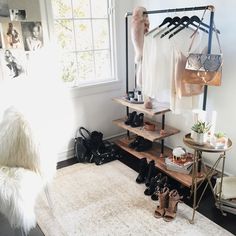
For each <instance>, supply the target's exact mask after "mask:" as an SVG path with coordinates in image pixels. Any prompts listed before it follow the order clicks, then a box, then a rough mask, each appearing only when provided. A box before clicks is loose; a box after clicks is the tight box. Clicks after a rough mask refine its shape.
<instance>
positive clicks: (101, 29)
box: [51, 0, 114, 86]
mask: <svg viewBox="0 0 236 236" xmlns="http://www.w3.org/2000/svg"><path fill="white" fill-rule="evenodd" d="M51 2H52V11H53V14H52V15H53V26H54V34H55V38H56V42H57V46H58V47H59V49H60V51H61V58H60V63H61V69H62V80H63V81H65V82H67V83H68V84H70V85H72V86H78V85H81V84H94V83H100V82H105V81H111V80H114V60H113V55H114V51H113V37H112V35H113V34H112V32H113V31H112V28H113V27H112V26H113V16H112V11H111V9H112V8H111V1H110V0H51Z"/></svg>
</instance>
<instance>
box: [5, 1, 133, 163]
mask: <svg viewBox="0 0 236 236" xmlns="http://www.w3.org/2000/svg"><path fill="white" fill-rule="evenodd" d="M114 2H115V4H116V9H115V15H116V43H117V79H118V82H116V83H113V84H111V85H98V86H93V87H90V88H89V87H87V88H81V89H79V90H77V91H75V89H73V90H70V89H64V92H62V90H60V93H61V94H57V91H56V87H55V86H53V85H52V86H51V85H50V86H51V87H49V85H48V84H47V81H52V80H54V79H55V80H57V79H58V80H59V78H58V76H57V73H55V71H56V69H55V66H56V65H55V64H54V65H51V63H47V59H48V58H47V56H45V57H42V58H40V60H39V61H38V62H37V63H35V65H33V66H32V65H31V66H30V67H31V68H30V70H31V72H32V74H33V73H34V75H35V76H32V77H34V78H30V80H31V79H35V78H36V77H37V78H38V80H43V81H44V82H43V85H44V86H45V87H44V86H43V85H42V86H41V87H40V88H41V89H42V91H41V93H40V94H41V96H44V95H45V91H44V90H45V89H46V88H47V89H46V90H47V93H48V90H51V96H52V97H55V96H58V97H59V96H60V102H59V101H58V103H60V106H61V108H62V109H61V110H63V109H64V114H63V116H64V118H72V117H73V119H68V120H70V122H67V123H65V122H64V124H63V127H61V128H60V131H61V132H60V142H59V137H57V135H56V134H55V138H54V140H52V142H57V143H58V144H59V143H60V148H59V160H64V159H67V158H70V157H72V154H73V137H74V135H75V132H76V130H77V128H78V127H80V126H84V127H86V128H87V129H89V130H90V131H93V130H99V131H101V132H103V133H104V137H105V138H107V137H111V136H113V135H116V134H119V133H121V132H124V130H121V129H119V128H117V127H116V126H115V125H113V124H112V120H114V119H117V118H119V117H121V116H124V115H125V111H126V110H125V109H124V107H122V106H120V105H118V104H116V103H114V102H112V100H111V99H112V98H113V97H118V96H121V95H124V93H125V79H124V78H125V37H124V33H125V27H124V22H125V21H124V19H125V18H124V16H125V12H126V11H127V9H131V8H132V4H131V3H132V2H130V1H114ZM44 3H45V1H41V0H22V1H18V0H9V7H10V8H13V9H25V10H26V14H27V20H28V21H30V20H32V21H34V20H41V21H42V24H43V30H44V33H46V34H47V33H48V32H47V30H48V28H47V26H48V24H47V14H46V10H45V9H46V8H45V4H44ZM5 20H6V19H5ZM45 37H47V35H45ZM45 46H47V45H45ZM52 57H53V56H52ZM37 60H38V59H37ZM51 61H52V60H51ZM34 67H35V68H34ZM36 70H37V71H36ZM31 87H32V89H35V87H36V86H31ZM16 90H17V88H14V89H11V91H10V93H12V94H13V91H16ZM66 90H67V91H66ZM21 92H22V93H24V92H23V91H21ZM22 93H20V92H18V93H17V94H18V95H16V94H15V96H16V97H20V96H21V94H22ZM28 93H30V92H29V91H27V92H26V93H25V94H28ZM62 93H63V94H62ZM30 94H34V93H32V92H31V93H30ZM37 94H38V92H37ZM56 94H57V95H56ZM63 96H64V99H65V100H66V102H64V103H63V104H62V100H63V99H61V97H63ZM24 97H25V96H24ZM26 97H27V96H26ZM16 100H17V98H16ZM21 100H22V99H21ZM24 100H27V98H24ZM37 101H38V100H37ZM28 102H29V103H30V102H31V98H29V100H28ZM31 103H32V102H31ZM46 105H47V104H46V102H45V99H42V106H41V108H43V107H44V106H46ZM30 106H31V104H29V106H28V107H30ZM55 106H58V104H55ZM68 106H69V107H70V108H71V109H68ZM29 109H30V108H29ZM51 109H52V110H51V111H52V113H53V109H54V107H53V105H51ZM37 113H39V112H37ZM42 113H43V114H42ZM45 113H46V112H41V113H40V114H39V116H48V119H50V115H49V114H45ZM65 120H66V119H65ZM65 131H68V132H69V133H70V134H69V137H68V135H66V134H65Z"/></svg>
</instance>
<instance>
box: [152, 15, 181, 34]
mask: <svg viewBox="0 0 236 236" xmlns="http://www.w3.org/2000/svg"><path fill="white" fill-rule="evenodd" d="M180 20H181V19H180V18H179V17H178V16H175V17H174V18H171V20H170V21H169V22H166V23H169V24H168V25H167V26H166V27H168V28H169V27H170V26H171V25H176V24H177V23H178V22H179V21H180ZM162 23H163V22H162ZM160 33H161V32H158V33H156V34H154V35H153V38H155V37H156V36H157V35H158V34H160Z"/></svg>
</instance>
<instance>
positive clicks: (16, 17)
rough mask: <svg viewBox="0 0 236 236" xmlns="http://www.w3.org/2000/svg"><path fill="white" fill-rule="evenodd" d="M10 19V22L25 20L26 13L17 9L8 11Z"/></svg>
mask: <svg viewBox="0 0 236 236" xmlns="http://www.w3.org/2000/svg"><path fill="white" fill-rule="evenodd" d="M9 11H10V19H11V21H22V20H26V11H25V10H19V9H10V10H9Z"/></svg>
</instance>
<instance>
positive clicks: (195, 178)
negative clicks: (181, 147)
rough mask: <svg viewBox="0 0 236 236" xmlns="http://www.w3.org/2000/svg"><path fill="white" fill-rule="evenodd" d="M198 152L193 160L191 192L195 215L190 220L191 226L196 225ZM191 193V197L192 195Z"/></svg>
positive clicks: (195, 151)
mask: <svg viewBox="0 0 236 236" xmlns="http://www.w3.org/2000/svg"><path fill="white" fill-rule="evenodd" d="M198 155H199V153H198V151H197V150H194V160H193V174H192V183H193V185H192V186H193V188H192V187H191V191H193V192H192V193H193V215H192V219H191V220H189V222H190V223H191V224H193V223H194V216H195V212H196V202H197V171H198ZM192 193H191V195H192Z"/></svg>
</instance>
